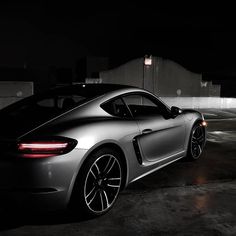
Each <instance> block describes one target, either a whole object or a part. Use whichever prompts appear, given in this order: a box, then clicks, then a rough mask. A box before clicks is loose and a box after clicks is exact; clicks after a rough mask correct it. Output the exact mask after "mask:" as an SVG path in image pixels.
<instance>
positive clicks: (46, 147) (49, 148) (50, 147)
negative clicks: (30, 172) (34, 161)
mask: <svg viewBox="0 0 236 236" xmlns="http://www.w3.org/2000/svg"><path fill="white" fill-rule="evenodd" d="M76 144H77V141H76V140H73V139H69V138H65V139H64V138H63V139H60V140H57V139H52V140H48V139H47V140H36V141H35V140H34V141H28V140H27V141H21V142H19V143H18V144H17V150H18V152H19V153H20V155H21V156H22V157H25V158H44V157H51V156H57V155H62V154H65V153H68V152H70V151H71V150H72V149H73V148H74V147H75V146H76Z"/></svg>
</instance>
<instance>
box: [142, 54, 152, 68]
mask: <svg viewBox="0 0 236 236" xmlns="http://www.w3.org/2000/svg"><path fill="white" fill-rule="evenodd" d="M144 65H145V66H151V65H152V55H150V56H148V55H145V56H144Z"/></svg>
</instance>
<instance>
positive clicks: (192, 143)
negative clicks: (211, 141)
mask: <svg viewBox="0 0 236 236" xmlns="http://www.w3.org/2000/svg"><path fill="white" fill-rule="evenodd" d="M204 145H205V128H204V127H203V126H202V125H201V124H200V123H198V124H195V125H194V126H193V128H192V130H191V135H190V140H189V145H188V153H187V158H188V159H189V160H197V159H198V158H199V157H200V156H201V154H202V151H203V147H204Z"/></svg>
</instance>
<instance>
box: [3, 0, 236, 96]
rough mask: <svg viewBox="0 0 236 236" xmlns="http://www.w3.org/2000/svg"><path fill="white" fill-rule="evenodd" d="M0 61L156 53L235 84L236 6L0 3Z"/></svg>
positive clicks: (46, 62)
mask: <svg viewBox="0 0 236 236" xmlns="http://www.w3.org/2000/svg"><path fill="white" fill-rule="evenodd" d="M0 15H1V16H0V34H1V39H0V51H1V53H0V65H1V66H9V67H21V66H23V65H24V64H25V63H27V65H29V66H31V67H43V66H51V65H56V66H65V67H70V66H71V67H72V66H73V65H74V63H75V61H76V60H77V59H79V58H82V57H84V56H105V57H109V60H110V64H111V66H112V67H114V66H117V65H120V64H123V63H125V62H126V61H128V60H130V59H133V58H137V57H143V56H144V55H145V54H152V55H154V56H160V57H164V58H168V59H172V60H174V61H176V62H178V63H180V64H181V65H183V66H184V67H186V68H187V69H189V70H191V71H194V72H201V73H203V77H204V78H205V79H211V80H213V81H216V82H218V83H221V84H224V91H223V92H224V94H223V95H226V96H228V95H229V96H230V95H231V96H236V93H235V92H232V89H231V90H228V89H227V88H228V87H230V88H232V86H234V85H235V86H236V83H235V81H236V66H235V65H236V57H235V54H236V23H235V22H236V19H235V18H236V14H235V13H234V8H233V6H229V5H227V6H226V4H225V5H217V4H216V3H214V5H212V6H210V5H206V2H205V3H204V2H203V3H201V2H198V1H194V2H191V5H190V4H189V5H186V4H185V5H184V4H183V5H176V4H174V5H173V3H172V2H167V1H165V4H160V2H158V1H155V4H154V2H150V1H142V2H141V3H138V2H136V1H125V2H121V1H109V2H106V3H105V2H102V1H96V2H89V1H86V4H84V3H83V4H82V1H77V2H76V3H75V2H70V1H63V2H59V1H50V3H43V2H40V1H38V2H37V3H36V2H33V3H27V4H26V3H17V2H16V3H14V2H10V3H1V4H0Z"/></svg>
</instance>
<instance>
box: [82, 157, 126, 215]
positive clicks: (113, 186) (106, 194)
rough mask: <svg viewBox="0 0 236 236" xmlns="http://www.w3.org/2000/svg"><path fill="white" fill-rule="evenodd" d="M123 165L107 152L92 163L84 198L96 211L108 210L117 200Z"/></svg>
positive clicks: (92, 209)
mask: <svg viewBox="0 0 236 236" xmlns="http://www.w3.org/2000/svg"><path fill="white" fill-rule="evenodd" d="M121 178H122V173H121V166H120V163H119V160H118V159H117V158H116V157H115V156H114V155H111V154H105V155H102V156H100V157H98V158H97V159H96V161H95V162H94V163H93V164H92V165H91V167H90V169H89V171H88V173H87V176H86V179H85V185H84V199H85V203H86V205H87V207H88V208H89V209H90V210H91V211H92V212H94V213H97V214H101V213H103V212H105V211H107V210H108V209H109V208H110V207H111V206H112V205H113V203H114V202H115V200H116V198H117V196H118V194H119V190H120V187H121Z"/></svg>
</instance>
